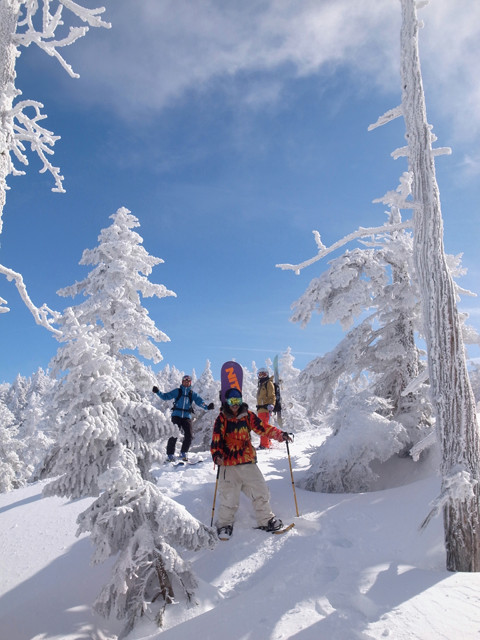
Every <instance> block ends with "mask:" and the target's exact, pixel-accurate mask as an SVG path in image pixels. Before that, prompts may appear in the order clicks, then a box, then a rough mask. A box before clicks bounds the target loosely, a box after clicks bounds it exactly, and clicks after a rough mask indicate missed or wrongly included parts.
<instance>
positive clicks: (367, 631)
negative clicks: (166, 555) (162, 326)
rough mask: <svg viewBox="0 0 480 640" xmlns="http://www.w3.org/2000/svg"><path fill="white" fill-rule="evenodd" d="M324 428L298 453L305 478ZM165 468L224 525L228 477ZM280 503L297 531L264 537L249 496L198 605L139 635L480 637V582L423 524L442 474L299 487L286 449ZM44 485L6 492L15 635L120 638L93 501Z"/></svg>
mask: <svg viewBox="0 0 480 640" xmlns="http://www.w3.org/2000/svg"><path fill="white" fill-rule="evenodd" d="M321 437H322V435H321V434H320V433H318V432H310V433H307V432H304V433H301V434H299V435H297V437H296V439H295V442H294V444H293V445H291V446H290V452H291V456H292V464H293V470H294V478H295V482H296V484H297V485H298V482H299V481H300V479H301V477H302V475H303V473H304V472H305V469H306V468H307V467H308V455H309V453H310V452H311V451H312V450H313V449H314V447H315V445H317V444H318V443H319V441H320V439H321ZM203 455H204V457H205V461H204V462H203V463H202V464H199V465H196V466H189V467H186V468H184V467H180V468H172V467H169V466H165V467H162V468H161V469H158V470H157V471H156V477H157V480H158V483H159V485H160V486H162V487H163V488H164V489H165V492H166V494H168V495H169V496H171V497H173V498H175V499H176V500H178V501H179V502H181V503H182V504H184V505H185V506H186V507H187V508H188V510H189V511H190V512H191V513H193V515H195V516H196V517H197V518H199V519H200V520H202V521H203V522H206V523H210V518H211V514H212V503H213V495H214V487H215V471H214V469H213V465H212V464H211V462H210V460H209V457H208V454H207V453H205V454H203ZM259 464H260V466H261V469H262V471H263V472H264V474H265V476H266V478H267V480H268V483H269V487H270V491H271V495H272V507H273V509H274V511H275V513H276V515H277V516H279V517H280V518H282V519H283V520H284V522H286V523H287V522H292V521H293V522H295V528H294V529H292V530H291V531H290V532H289V533H287V534H285V535H283V536H273V535H271V534H266V533H264V532H261V531H256V530H254V529H253V527H254V525H255V522H254V518H253V515H252V511H251V509H250V504H249V502H248V501H247V500H243V501H242V503H241V506H240V509H239V512H238V517H237V521H236V524H235V529H234V534H233V537H232V539H231V540H230V541H229V542H219V543H218V545H217V547H216V548H215V549H214V550H213V551H202V552H199V553H197V554H192V555H191V556H190V559H191V561H192V563H193V567H194V571H195V573H196V575H197V577H198V579H199V583H200V584H199V588H198V590H197V593H196V599H197V603H198V604H197V606H195V607H193V608H191V609H188V610H186V609H184V608H183V607H181V606H180V605H171V606H170V607H169V609H167V615H166V624H165V627H164V630H163V631H161V632H160V631H158V630H156V628H155V627H154V625H153V624H152V623H151V622H150V621H149V620H148V618H147V617H145V619H144V621H142V622H141V623H140V624H139V625H137V627H136V628H135V629H134V631H133V632H132V633H131V634H130V636H129V637H128V638H129V640H140V639H142V640H143V639H145V640H146V639H147V638H148V640H153V639H157V638H162V640H175V639H177V638H178V640H185V639H187V638H198V639H199V640H209V639H211V640H217V639H218V640H225V639H228V640H269V639H270V640H281V639H286V638H295V639H296V640H318V639H319V638H325V639H328V640H356V639H359V638H363V639H380V638H392V639H394V640H407V639H408V640H412V639H415V640H441V639H448V640H456V639H458V638H462V640H470V639H474V638H480V574H460V573H457V574H454V573H449V572H447V571H446V570H445V552H444V546H443V528H442V523H441V521H440V520H439V519H436V520H434V521H433V522H432V523H430V525H429V526H428V528H427V529H426V530H425V531H423V532H420V531H419V524H420V523H421V521H422V520H423V518H424V517H425V515H426V514H427V513H428V509H429V503H430V502H431V501H432V500H433V498H434V497H435V496H436V494H437V492H438V489H439V479H438V477H435V476H434V475H433V474H432V475H430V476H429V477H426V478H423V479H419V480H416V481H415V482H412V483H410V484H408V485H405V486H402V487H399V488H395V489H389V490H385V491H377V492H373V493H366V494H360V495H351V494H330V495H327V494H319V493H310V492H306V491H303V490H301V489H300V488H299V487H298V486H296V494H297V500H298V506H299V511H300V517H296V514H295V502H294V497H293V489H292V484H291V479H290V470H289V465H288V458H287V455H286V448H285V446H284V445H280V444H274V448H273V449H272V450H270V451H260V452H259ZM42 486H43V485H42V483H39V484H35V485H32V486H29V487H27V488H25V489H18V490H16V491H13V492H10V493H6V494H2V495H0V638H1V640H110V639H111V638H114V637H115V635H116V634H118V633H119V631H120V628H121V624H119V623H118V622H117V621H114V620H104V619H102V618H100V617H99V616H97V615H95V614H94V613H92V610H91V605H92V603H93V601H94V599H95V597H96V595H97V594H98V592H99V591H100V588H101V586H102V585H103V583H104V582H106V580H107V576H108V575H109V570H110V565H101V566H95V567H92V566H91V565H90V555H91V551H92V548H91V546H90V542H89V539H88V537H81V538H76V537H75V530H76V525H75V519H76V516H77V514H78V513H79V512H81V511H83V510H84V509H85V508H86V506H87V505H88V503H89V500H80V501H77V502H73V503H71V502H68V501H66V500H62V499H60V498H55V497H52V498H43V497H42V495H41V490H42Z"/></svg>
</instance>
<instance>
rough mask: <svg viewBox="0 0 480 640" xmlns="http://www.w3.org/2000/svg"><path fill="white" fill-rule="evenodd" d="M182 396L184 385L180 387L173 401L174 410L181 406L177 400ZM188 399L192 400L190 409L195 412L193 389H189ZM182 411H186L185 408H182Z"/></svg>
mask: <svg viewBox="0 0 480 640" xmlns="http://www.w3.org/2000/svg"><path fill="white" fill-rule="evenodd" d="M181 397H182V387H178V393H177V397H176V398H175V400H174V402H173V407H172V411H173V410H174V409H180V408H179V407H177V402H178V401H179V400H180V398H181ZM188 399H189V400H190V409H189V410H190V411H191V412H192V413H193V410H194V409H193V391H192V390H191V389H189V390H188ZM180 410H181V411H185V409H180Z"/></svg>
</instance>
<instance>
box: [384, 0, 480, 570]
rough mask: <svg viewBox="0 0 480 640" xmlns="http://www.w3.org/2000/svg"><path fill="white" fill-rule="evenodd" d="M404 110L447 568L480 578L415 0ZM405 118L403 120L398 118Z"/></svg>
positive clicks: (472, 451) (407, 33)
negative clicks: (439, 453)
mask: <svg viewBox="0 0 480 640" xmlns="http://www.w3.org/2000/svg"><path fill="white" fill-rule="evenodd" d="M401 6H402V28H401V79H402V106H401V109H400V114H401V115H403V118H404V121H405V128H406V139H407V147H406V148H404V149H402V150H400V151H399V152H397V154H396V155H397V156H399V155H402V154H403V155H406V156H407V157H408V163H409V169H410V171H411V172H412V175H413V181H412V195H413V203H414V208H413V212H414V213H413V220H414V257H415V264H416V269H417V274H418V278H419V284H420V291H421V297H422V305H423V320H424V334H425V340H426V343H427V351H428V370H429V377H430V385H431V388H432V401H433V404H434V407H435V416H436V423H437V435H438V441H439V443H440V447H441V451H442V465H441V473H442V495H441V496H440V498H439V500H438V502H437V504H436V505H435V507H434V511H439V510H440V511H443V518H444V527H445V544H446V551H447V569H449V570H451V571H480V443H479V429H478V423H477V417H476V407H475V399H474V396H473V392H472V388H471V385H470V381H469V377H468V372H467V364H466V357H465V348H464V343H463V339H462V331H461V324H460V319H459V314H458V310H457V306H456V300H455V290H454V286H453V283H452V277H451V274H450V271H449V269H448V265H447V261H446V259H445V252H444V244H443V220H442V213H441V205H440V196H439V189H438V185H437V181H436V175H435V156H436V155H439V154H440V153H442V151H443V150H441V149H436V150H434V149H433V148H432V144H433V142H434V141H435V136H434V135H433V134H432V131H431V127H430V125H429V124H428V121H427V115H426V106H425V95H424V91H423V81H422V74H421V69H420V58H419V52H418V29H419V21H418V18H417V8H416V2H415V0H401ZM400 114H399V115H400Z"/></svg>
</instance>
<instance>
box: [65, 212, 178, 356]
mask: <svg viewBox="0 0 480 640" xmlns="http://www.w3.org/2000/svg"><path fill="white" fill-rule="evenodd" d="M110 218H111V219H112V220H113V222H112V224H111V225H110V226H109V227H107V228H106V229H102V231H101V232H100V235H99V236H98V240H99V244H98V246H97V247H95V248H94V249H85V251H84V252H83V255H82V258H81V260H80V264H81V265H93V267H94V268H93V269H92V270H91V271H90V272H89V274H88V275H87V277H86V278H85V279H84V280H82V281H80V282H76V283H75V284H73V285H71V286H69V287H65V288H63V289H60V290H59V291H58V294H59V295H61V296H71V297H76V296H78V295H83V296H84V297H85V298H86V299H85V301H84V302H82V303H80V304H79V305H77V306H76V307H75V314H76V316H77V319H78V321H79V322H80V323H81V324H92V325H96V324H98V323H100V324H101V326H102V327H103V329H104V334H103V335H104V337H103V341H104V342H105V343H106V344H107V345H108V347H109V353H110V355H112V356H115V357H118V358H120V359H122V357H123V354H125V353H128V352H132V351H135V352H137V353H138V354H139V355H140V356H142V357H143V358H146V359H148V360H152V361H153V362H154V363H158V362H160V361H161V360H162V359H163V357H162V354H161V353H160V351H159V349H158V347H157V346H156V345H155V344H154V343H155V342H166V341H169V340H170V339H169V338H168V336H167V335H166V334H165V333H163V331H160V329H158V328H157V327H156V326H155V323H154V321H153V320H152V319H151V318H150V316H149V313H148V311H147V310H146V309H145V308H144V307H143V306H142V304H141V300H140V296H142V298H149V297H153V296H155V297H157V298H164V297H167V296H176V294H175V293H174V292H173V291H170V290H169V289H167V288H166V287H165V286H164V285H162V284H154V283H152V282H150V280H149V279H148V276H150V274H151V273H152V269H153V267H154V266H156V265H158V264H161V263H163V260H162V259H161V258H156V257H154V256H151V255H150V254H149V253H148V252H147V251H146V250H145V248H144V247H143V246H142V243H143V239H142V237H141V236H140V235H139V234H138V233H136V232H135V231H133V229H134V228H136V227H139V226H140V223H139V221H138V219H137V218H136V217H135V216H133V215H132V214H131V213H130V211H129V210H128V209H126V208H125V207H121V208H120V209H118V210H117V212H116V213H114V214H113V215H111V216H110ZM130 362H131V361H130V360H129V359H128V360H127V359H126V360H125V364H126V366H127V367H128V365H129V364H130Z"/></svg>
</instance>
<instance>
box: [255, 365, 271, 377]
mask: <svg viewBox="0 0 480 640" xmlns="http://www.w3.org/2000/svg"><path fill="white" fill-rule="evenodd" d="M257 375H258V377H259V378H268V369H267V368H266V367H262V368H261V369H259V370H258V373H257Z"/></svg>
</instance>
